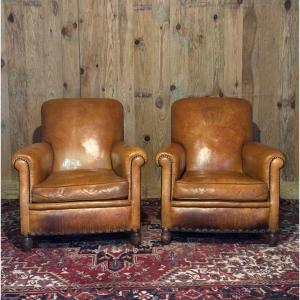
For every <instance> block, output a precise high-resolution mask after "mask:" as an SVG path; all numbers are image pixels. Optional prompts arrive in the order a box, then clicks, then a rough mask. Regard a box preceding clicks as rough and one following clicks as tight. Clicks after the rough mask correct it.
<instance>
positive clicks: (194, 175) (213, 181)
mask: <svg viewBox="0 0 300 300" xmlns="http://www.w3.org/2000/svg"><path fill="white" fill-rule="evenodd" d="M173 198H174V199H195V200H242V201H244V200H245V201H247V200H266V199H268V187H267V185H266V184H265V183H264V182H263V181H260V180H256V179H253V178H251V177H249V176H247V175H246V174H242V173H238V172H232V171H217V172H216V171H213V172H209V171H206V172H201V171H187V172H185V173H184V175H183V176H182V178H181V179H180V180H178V181H176V182H175V186H174V191H173Z"/></svg>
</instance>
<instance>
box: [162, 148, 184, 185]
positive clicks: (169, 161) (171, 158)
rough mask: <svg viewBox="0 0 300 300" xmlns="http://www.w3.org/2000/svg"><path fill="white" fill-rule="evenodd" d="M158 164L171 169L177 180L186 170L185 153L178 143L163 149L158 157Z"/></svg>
mask: <svg viewBox="0 0 300 300" xmlns="http://www.w3.org/2000/svg"><path fill="white" fill-rule="evenodd" d="M156 164H157V165H158V166H161V167H163V168H171V166H172V177H173V178H174V180H177V179H179V178H180V177H181V175H182V173H183V171H184V169H185V151H184V149H183V147H182V146H181V145H180V144H178V143H172V144H169V145H167V146H165V147H163V148H162V149H161V150H160V151H159V152H158V153H157V155H156Z"/></svg>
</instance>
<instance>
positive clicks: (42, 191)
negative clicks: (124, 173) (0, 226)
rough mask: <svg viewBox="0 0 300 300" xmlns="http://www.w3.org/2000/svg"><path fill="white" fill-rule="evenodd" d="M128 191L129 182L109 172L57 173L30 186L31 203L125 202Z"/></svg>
mask: <svg viewBox="0 0 300 300" xmlns="http://www.w3.org/2000/svg"><path fill="white" fill-rule="evenodd" d="M128 189H129V186H128V181H127V180H126V179H125V178H122V177H119V176H117V175H116V174H115V173H114V171H113V170H111V169H98V170H68V171H59V172H53V173H52V174H51V175H50V176H49V177H48V178H47V179H46V180H44V181H43V182H41V183H40V184H38V185H35V186H33V188H32V202H40V203H43V202H46V203H47V202H65V201H73V202H74V201H90V200H109V199H126V198H128Z"/></svg>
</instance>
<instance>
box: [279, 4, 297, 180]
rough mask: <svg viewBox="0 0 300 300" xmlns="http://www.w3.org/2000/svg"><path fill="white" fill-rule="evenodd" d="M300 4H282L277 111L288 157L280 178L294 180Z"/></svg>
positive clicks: (281, 136)
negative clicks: (299, 17)
mask: <svg viewBox="0 0 300 300" xmlns="http://www.w3.org/2000/svg"><path fill="white" fill-rule="evenodd" d="M298 15H299V2H298V1H290V6H287V5H284V3H282V4H281V32H280V36H279V37H280V48H279V61H278V63H279V67H280V81H279V85H278V98H277V101H278V102H277V108H278V112H279V116H278V123H279V144H278V146H279V147H280V148H281V149H283V151H284V152H285V154H286V156H287V164H286V167H285V168H284V169H283V172H282V178H283V179H284V180H287V181H293V180H295V178H298V177H299V170H298V164H297V163H295V162H298V161H299V152H298V149H297V148H298V147H296V143H295V142H296V141H298V140H299V90H298V87H299V68H298V66H299V48H298V45H299V27H298Z"/></svg>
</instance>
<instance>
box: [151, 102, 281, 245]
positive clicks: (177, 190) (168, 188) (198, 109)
mask: <svg viewBox="0 0 300 300" xmlns="http://www.w3.org/2000/svg"><path fill="white" fill-rule="evenodd" d="M171 114H172V136H171V142H172V143H171V144H170V145H168V146H166V147H164V148H163V149H162V150H160V152H159V153H158V154H157V156H156V162H157V164H158V165H159V166H161V167H162V193H161V198H162V212H161V213H162V215H161V218H162V242H163V243H169V242H170V240H171V233H170V231H171V230H181V231H182V230H183V231H184V230H191V231H243V230H244V231H247V230H260V229H262V230H266V229H268V230H269V231H270V233H271V234H270V244H272V245H274V244H276V232H277V230H278V220H279V185H280V176H279V170H280V169H281V168H282V167H283V165H284V162H285V157H284V155H283V154H282V153H281V152H280V151H279V150H276V149H273V148H271V147H268V146H265V145H263V144H260V143H255V142H253V138H252V108H251V105H250V103H249V102H248V101H246V100H242V99H232V98H227V99H226V98H222V99H220V98H188V99H181V100H178V101H176V102H175V103H174V104H173V105H172V113H171Z"/></svg>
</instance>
